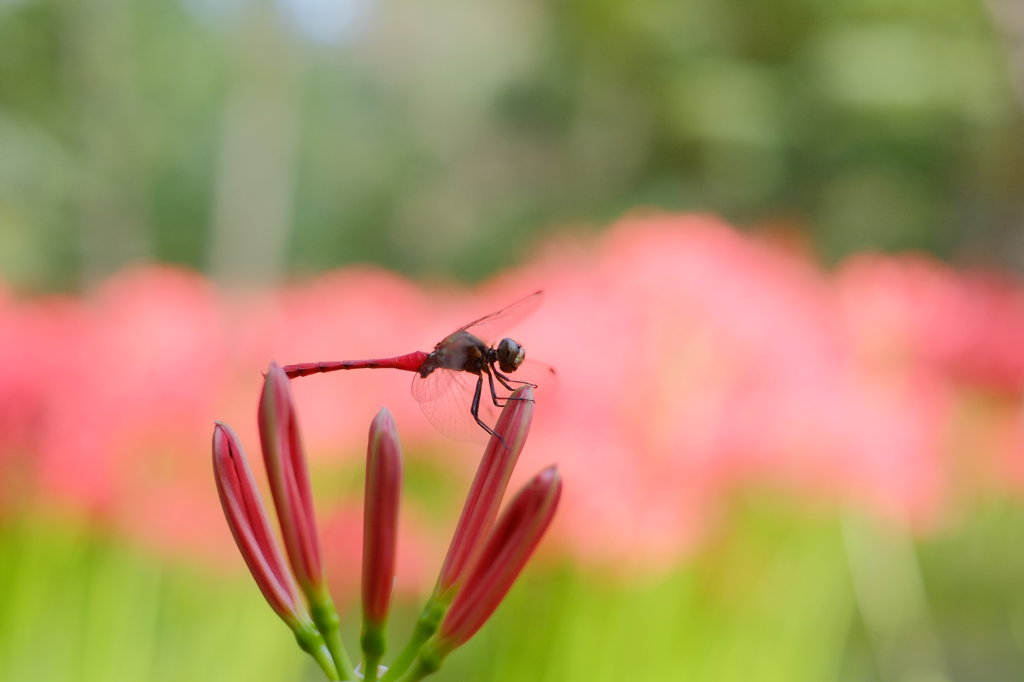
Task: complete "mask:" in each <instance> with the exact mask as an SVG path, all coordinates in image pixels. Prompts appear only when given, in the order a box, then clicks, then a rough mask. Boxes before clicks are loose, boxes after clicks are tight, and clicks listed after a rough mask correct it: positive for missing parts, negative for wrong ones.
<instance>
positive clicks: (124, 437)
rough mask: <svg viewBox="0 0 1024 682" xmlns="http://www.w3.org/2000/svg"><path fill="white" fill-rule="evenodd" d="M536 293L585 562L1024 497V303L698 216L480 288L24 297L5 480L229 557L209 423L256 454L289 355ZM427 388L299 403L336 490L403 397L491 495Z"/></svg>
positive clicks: (536, 342)
mask: <svg viewBox="0 0 1024 682" xmlns="http://www.w3.org/2000/svg"><path fill="white" fill-rule="evenodd" d="M537 288H544V289H545V290H546V302H545V304H544V306H543V307H542V308H541V309H540V310H538V311H537V312H536V313H535V314H534V315H533V316H532V317H531V318H529V319H527V320H525V321H523V322H522V323H521V324H519V325H518V326H517V327H516V328H514V329H509V330H508V332H509V333H510V335H511V336H513V338H516V339H517V340H519V341H520V342H521V343H522V344H523V345H524V347H525V348H526V353H527V358H528V360H529V359H540V360H542V361H545V362H548V363H550V364H552V365H554V366H555V367H556V368H557V369H558V371H559V379H558V386H557V389H556V392H555V393H554V394H552V393H551V391H550V387H548V386H541V387H540V388H538V391H537V404H536V415H535V421H534V425H533V427H532V433H531V447H530V449H529V450H528V451H527V452H526V453H524V454H523V458H524V459H525V461H524V462H523V463H522V465H521V467H520V471H534V470H537V469H539V468H540V467H541V466H542V465H544V464H546V463H548V462H550V461H553V460H557V461H559V465H560V468H561V470H562V472H563V473H564V475H565V476H566V477H567V478H570V479H572V480H573V481H574V485H573V486H572V487H571V488H570V489H568V490H566V492H565V497H564V499H563V501H562V511H561V512H560V513H559V519H558V520H557V521H556V523H555V526H554V528H553V532H554V534H555V535H556V536H557V537H558V538H560V540H561V546H562V547H563V548H565V549H566V550H567V551H569V552H571V553H573V554H574V555H576V556H579V557H583V558H585V559H587V560H589V561H596V562H600V563H603V564H607V565H611V566H615V567H630V566H634V567H642V568H643V569H644V570H649V569H650V568H651V567H657V566H658V565H659V564H663V565H667V564H670V563H671V562H674V561H676V560H678V558H679V557H680V556H681V555H683V554H684V553H685V552H687V551H689V550H691V549H692V548H694V547H697V546H699V544H700V543H701V542H702V541H703V539H704V538H705V537H706V536H707V535H708V534H709V533H713V532H714V529H715V527H716V524H717V523H718V522H719V519H720V518H721V517H722V515H723V512H725V511H726V510H727V505H728V504H729V502H730V499H731V498H732V496H733V495H735V494H736V493H737V492H738V491H742V490H744V489H745V488H749V487H763V486H766V485H767V486H774V487H777V488H779V489H781V490H783V491H785V492H787V493H788V494H790V495H793V496H794V497H795V498H796V499H799V500H806V501H807V502H809V503H811V504H814V505H824V504H836V505H856V506H859V507H861V508H863V509H866V510H869V511H871V512H873V513H876V514H879V515H881V516H884V517H886V518H889V519H892V520H893V521H894V522H898V523H901V524H907V525H909V526H911V527H914V528H920V529H927V528H928V527H930V526H931V525H933V524H935V523H937V522H940V521H941V520H942V519H943V518H946V517H947V516H949V515H952V514H956V512H957V506H958V505H959V504H964V503H966V501H969V500H970V499H971V498H972V497H975V496H977V495H981V494H987V493H989V492H991V491H1004V490H1024V466H1022V465H1020V464H1019V462H1020V461H1022V460H1024V458H1022V454H1024V425H1022V423H1021V420H1022V417H1021V410H1020V401H1021V399H1022V398H1024V354H1022V353H1020V352H1019V349H1020V348H1021V347H1022V345H1024V286H1022V285H1021V283H1020V282H1017V281H1014V280H1011V279H1009V278H1008V277H1006V276H1002V275H998V274H993V273H984V272H967V273H965V272H959V271H957V270H954V269H953V268H951V267H949V266H946V265H942V264H939V263H937V262H935V261H933V260H930V259H927V258H924V257H921V256H913V257H908V256H881V255H860V256H857V257H854V258H852V259H850V260H849V261H847V262H845V263H842V264H840V266H839V267H838V268H837V270H836V271H835V272H833V273H829V272H825V271H823V270H822V269H820V268H819V267H817V266H816V265H815V264H814V263H813V262H811V261H810V260H809V258H808V257H807V256H806V255H803V254H800V253H797V252H794V251H792V250H788V249H786V248H780V247H775V246H773V245H772V244H771V243H769V242H766V241H761V240H758V239H754V238H751V237H749V236H746V235H743V234H741V233H738V232H737V231H735V230H734V229H732V228H730V227H729V226H727V225H725V224H723V223H721V222H720V221H718V220H715V219H714V218H710V217H706V216H675V215H642V216H641V215H638V216H633V217H628V218H626V219H624V220H623V221H621V222H620V223H619V224H617V225H615V226H614V227H613V228H612V229H611V230H610V231H608V232H607V233H605V234H603V235H601V236H600V237H596V238H593V239H592V240H589V241H587V240H583V239H581V238H570V237H562V238H560V239H555V240H552V241H551V242H549V244H548V245H547V246H545V247H544V249H543V250H542V251H541V252H539V253H538V255H537V256H536V257H535V258H533V259H532V260H531V261H530V262H529V263H527V264H526V265H524V266H523V267H521V268H519V269H516V270H514V271H509V272H506V273H503V274H502V275H501V276H500V277H498V278H496V279H495V280H493V281H491V282H489V283H487V284H485V285H484V286H482V287H481V288H480V289H479V290H477V291H476V292H473V293H470V292H466V291H462V290H458V289H454V288H451V289H437V288H435V289H433V290H427V289H426V288H422V287H418V286H416V285H414V284H412V283H410V282H408V281H406V280H404V279H402V278H400V277H398V276H396V275H393V274H389V273H386V272H382V271H380V270H374V269H369V268H351V269H347V270H344V271H340V272H336V273H332V274H328V275H324V276H321V277H318V278H316V279H313V280H310V281H308V282H304V283H300V284H296V285H293V286H290V287H287V288H284V289H282V290H279V291H250V292H241V293H239V292H235V293H232V294H228V293H224V292H218V291H217V290H215V289H214V288H213V287H212V286H211V285H210V284H209V283H208V282H206V281H205V280H204V279H202V278H201V277H199V276H197V275H193V274H188V273H183V272H180V271H176V270H173V269H169V268H140V269H135V270H130V271H126V272H124V273H122V274H120V275H119V276H117V277H115V278H113V279H111V280H110V281H109V282H107V283H106V284H105V285H104V286H103V287H102V288H100V289H99V290H97V291H96V292H94V293H93V294H92V295H91V296H89V297H88V298H87V299H84V300H76V299H70V298H64V299H58V298H51V299H39V300H25V301H22V300H17V299H15V298H14V297H13V295H11V294H10V293H5V292H3V291H0V352H2V353H4V357H5V358H6V359H7V362H5V363H4V365H3V366H0V408H2V409H0V426H2V427H3V428H2V430H0V467H3V470H4V473H5V480H16V481H19V482H24V485H22V484H21V483H19V484H18V485H17V486H16V487H17V488H18V489H19V490H21V491H23V492H21V493H20V495H21V496H22V499H25V498H30V497H35V498H36V499H40V500H45V501H46V503H47V504H53V505H55V506H58V507H61V508H64V509H66V510H67V512H68V513H70V514H74V515H78V516H82V515H84V516H87V517H89V518H93V519H96V520H97V521H98V522H101V523H103V524H105V525H107V526H109V527H112V528H114V529H116V530H118V531H120V532H123V533H125V534H127V535H129V536H131V537H133V538H135V539H136V540H138V541H140V542H144V543H147V544H150V545H152V546H153V547H155V548H157V549H160V550H162V551H181V552H190V553H199V554H211V553H219V552H221V551H223V550H222V547H223V546H224V544H225V540H226V533H225V531H224V530H223V528H222V524H219V523H216V522H214V521H213V519H215V518H216V517H217V516H218V515H219V513H220V512H219V510H218V507H217V504H216V500H213V499H211V496H210V495H209V486H208V482H207V475H208V474H207V471H206V469H205V466H204V463H203V459H202V458H200V457H197V456H196V455H195V453H198V452H202V451H203V450H204V449H205V443H206V439H207V437H208V435H207V425H208V423H209V420H210V418H211V417H213V416H217V417H221V418H223V419H225V420H226V421H229V422H232V423H237V424H240V425H244V426H245V428H247V429H249V430H248V431H243V432H242V433H240V437H241V438H242V439H243V440H245V439H247V438H254V437H255V432H254V429H253V427H252V426H251V418H250V415H249V410H250V408H249V405H250V396H251V395H253V394H255V393H256V391H257V390H258V387H259V385H260V380H261V377H260V374H259V368H261V367H264V366H266V363H267V361H268V360H269V359H270V358H277V359H279V360H281V361H282V362H288V363H290V362H303V361H315V360H336V359H354V358H362V357H372V356H380V355H386V354H398V353H405V352H409V351H412V350H429V349H430V348H431V347H432V346H433V344H434V343H435V342H436V341H438V340H439V339H441V338H442V337H443V336H444V335H446V334H447V333H449V332H451V331H452V330H453V329H454V328H455V327H457V326H458V325H460V324H462V323H464V322H466V321H468V320H471V319H473V318H475V317H477V316H479V315H480V314H483V313H485V312H488V311H490V310H496V309H498V308H500V307H501V306H503V305H505V304H507V303H509V302H510V301H513V300H515V299H516V298H518V297H520V296H522V295H523V294H525V293H528V292H530V291H533V290H535V289H537ZM410 380H411V377H410V376H409V375H408V374H406V373H402V372H394V371H392V372H389V371H379V372H374V371H354V372H348V373H345V374H344V376H337V375H325V376H321V377H311V378H307V379H303V380H301V381H296V382H293V387H292V390H293V392H294V395H295V400H296V402H297V403H298V405H299V407H298V409H299V410H300V411H301V412H302V414H303V427H304V436H305V445H306V448H307V451H308V453H309V456H310V460H309V461H310V467H311V469H312V475H313V477H314V479H317V478H318V477H320V478H322V479H324V480H336V479H337V476H334V477H332V476H331V474H339V473H343V472H345V471H347V470H349V469H351V468H354V467H357V466H359V465H360V462H361V453H362V448H363V443H362V439H363V437H364V435H365V434H364V433H363V432H362V427H361V426H360V424H365V423H366V422H367V421H369V419H370V418H371V417H372V415H373V414H375V413H376V411H377V409H378V408H379V406H380V405H381V404H388V405H389V406H390V407H392V408H393V411H394V413H395V419H396V420H397V421H399V422H400V423H402V424H403V436H404V439H403V444H404V445H405V448H406V452H407V453H408V454H409V455H410V457H413V458H415V457H423V458H431V460H430V461H431V466H432V467H436V468H438V469H440V470H441V471H443V472H444V473H445V474H446V475H451V476H456V477H458V478H461V479H462V480H466V481H468V480H469V479H470V478H471V477H472V475H473V466H474V460H473V459H472V457H473V451H472V450H470V449H460V448H459V446H458V445H457V444H452V443H450V442H448V441H446V440H444V439H443V437H442V436H440V435H439V434H437V433H436V432H435V431H434V430H433V429H432V427H430V425H429V424H427V422H426V421H425V419H424V418H423V416H422V415H421V413H420V411H419V409H418V406H417V405H416V403H415V401H414V400H413V399H412V398H411V397H408V390H409V383H410ZM342 414H344V415H350V416H351V418H346V419H340V418H339V415H342ZM360 415H362V416H360ZM438 443H444V445H445V447H444V449H443V451H444V452H445V453H446V455H445V456H444V457H434V456H433V454H432V453H434V452H437V451H440V449H439V448H437V447H436V446H437V444H438ZM453 452H454V453H455V454H449V453H453ZM324 474H327V476H324ZM513 482H514V483H515V484H518V483H521V482H522V479H521V478H519V477H514V479H513ZM11 487H12V486H7V488H5V489H3V494H4V495H5V496H6V504H8V505H11V504H15V502H14V500H17V499H19V498H16V497H13V495H14V494H15V493H14V492H13V491H12V490H10V488H11ZM33 490H35V491H38V492H36V493H35V494H33V493H32V492H31V491H33ZM323 499H324V500H325V501H326V500H327V499H328V498H327V497H326V496H325V497H324V498H323ZM430 503H431V502H430V501H427V500H423V499H417V496H416V494H415V492H410V494H409V495H408V499H407V500H406V507H407V509H406V510H405V511H403V515H404V518H403V523H404V522H405V519H411V520H413V521H414V522H413V523H411V524H407V525H404V526H403V529H402V530H401V531H400V532H401V533H403V535H404V534H412V535H413V537H410V538H406V537H403V538H402V539H401V545H402V549H401V550H400V552H401V553H400V554H399V557H398V576H397V580H398V585H399V588H400V589H401V588H402V587H403V586H404V587H405V588H407V589H414V588H416V587H422V586H423V585H424V584H426V581H427V580H429V577H430V576H429V573H430V572H432V571H433V570H434V568H433V567H434V566H435V565H436V564H435V563H434V562H435V561H436V560H438V559H439V557H436V556H434V555H433V554H432V552H433V551H434V550H433V547H434V544H435V542H436V540H437V538H438V537H441V536H442V534H443V532H444V531H442V530H441V529H442V528H444V523H443V521H444V520H443V519H438V517H437V516H436V515H424V514H417V506H418V505H423V506H426V505H428V504H430ZM18 504H21V503H18ZM325 506H326V507H327V508H325V509H324V512H325V518H327V519H328V524H327V526H326V527H325V537H330V536H331V534H332V533H334V534H338V535H339V536H345V537H348V535H349V533H350V531H349V530H348V529H350V528H354V529H355V530H354V531H351V532H352V533H355V537H358V526H359V524H358V515H357V512H356V511H354V507H353V505H352V503H351V500H350V499H348V498H344V497H341V496H339V497H338V498H337V499H336V500H334V501H332V502H330V503H328V504H327V505H325ZM0 508H2V506H0ZM451 513H452V514H454V513H456V511H455V510H451ZM354 519H355V520H354ZM435 519H437V520H435ZM597 528H600V531H599V532H598V531H597V530H595V529H597ZM195 529H202V531H203V532H196V530H195ZM331 544H332V546H333V547H338V548H339V549H338V550H337V551H338V552H340V551H341V549H340V548H343V545H344V543H341V542H339V543H331ZM552 544H554V543H552ZM355 546H356V547H358V541H357V542H356V545H355ZM345 551H349V552H352V553H353V554H354V553H355V552H356V551H357V550H352V549H351V545H348V549H345ZM347 558H348V559H349V560H352V561H358V557H347ZM327 559H328V562H329V565H330V566H337V565H339V563H340V561H341V559H340V558H339V557H336V556H330V557H327ZM421 568H422V570H423V571H425V572H426V573H427V574H428V575H427V576H426V577H424V576H423V575H416V576H409V574H408V573H407V572H405V573H404V571H420V569H421ZM332 575H333V573H332Z"/></svg>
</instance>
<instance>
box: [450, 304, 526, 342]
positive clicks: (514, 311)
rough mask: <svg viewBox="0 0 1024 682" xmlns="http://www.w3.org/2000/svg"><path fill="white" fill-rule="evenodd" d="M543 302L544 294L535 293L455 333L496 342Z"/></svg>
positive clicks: (474, 321)
mask: <svg viewBox="0 0 1024 682" xmlns="http://www.w3.org/2000/svg"><path fill="white" fill-rule="evenodd" d="M543 302H544V292H543V291H535V292H533V293H532V294H530V295H529V296H524V297H523V298H521V299H519V300H518V301H516V302H515V303H511V304H509V305H507V306H505V307H504V308H502V309H501V310H498V311H495V312H493V313H491V314H490V315H484V316H483V317H481V318H479V319H476V320H473V321H472V322H470V323H469V324H467V325H466V326H464V327H459V328H458V329H456V330H455V332H461V331H468V332H470V333H471V334H473V335H474V336H476V337H477V338H479V339H481V340H482V341H486V342H488V343H490V342H493V341H496V340H497V339H498V337H499V335H501V334H502V333H503V332H504V331H505V330H506V329H510V328H512V327H514V326H515V325H516V324H517V323H519V322H521V321H522V320H524V319H526V318H527V317H529V316H530V315H531V314H532V313H533V311H535V310H536V309H537V308H538V307H539V306H540V304H541V303H543ZM455 332H453V333H455Z"/></svg>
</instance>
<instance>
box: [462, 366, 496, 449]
mask: <svg viewBox="0 0 1024 682" xmlns="http://www.w3.org/2000/svg"><path fill="white" fill-rule="evenodd" d="M488 376H490V375H488ZM491 381H492V382H493V379H492V380H491ZM483 387H484V378H483V376H481V375H479V374H478V375H477V377H476V390H475V391H473V404H472V405H470V407H469V413H470V414H472V415H473V419H475V420H476V423H477V424H479V425H480V427H481V428H482V429H483V430H484V431H486V432H487V433H489V434H491V435H492V436H494V437H495V438H497V439H498V440H500V441H501V442H502V444H504V443H505V439H504V438H502V437H501V436H499V435H498V434H496V433H495V432H494V429H492V428H491V427H490V426H488V425H487V423H486V422H485V421H484V420H483V419H481V418H480V394H481V393H482V392H483ZM491 392H492V393H493V392H494V385H493V383H492V385H491ZM495 404H497V403H495Z"/></svg>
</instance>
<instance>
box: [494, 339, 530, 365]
mask: <svg viewBox="0 0 1024 682" xmlns="http://www.w3.org/2000/svg"><path fill="white" fill-rule="evenodd" d="M525 359H526V350H525V349H524V348H523V347H522V346H520V345H519V344H518V343H516V342H515V341H513V340H512V339H502V340H501V343H499V344H498V366H499V367H501V371H502V372H514V371H516V370H517V369H519V365H521V364H523V360H525Z"/></svg>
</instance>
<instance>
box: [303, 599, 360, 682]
mask: <svg viewBox="0 0 1024 682" xmlns="http://www.w3.org/2000/svg"><path fill="white" fill-rule="evenodd" d="M309 610H310V613H311V615H312V616H313V622H314V623H316V626H317V628H318V629H319V630H320V634H321V635H323V638H324V644H326V645H327V650H328V651H330V652H331V658H333V659H334V665H335V667H336V668H337V669H338V675H339V679H342V680H351V682H357V678H356V673H355V669H354V668H353V667H352V661H351V659H349V657H348V652H347V651H345V645H344V644H342V642H341V626H340V623H339V621H338V612H337V611H335V609H334V602H333V601H331V597H330V595H328V594H326V593H325V594H320V595H318V596H317V598H316V599H315V600H311V603H310V605H309Z"/></svg>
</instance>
